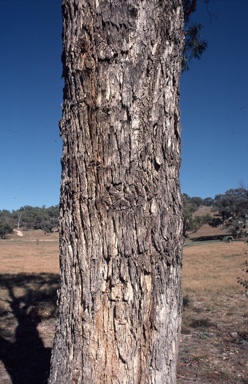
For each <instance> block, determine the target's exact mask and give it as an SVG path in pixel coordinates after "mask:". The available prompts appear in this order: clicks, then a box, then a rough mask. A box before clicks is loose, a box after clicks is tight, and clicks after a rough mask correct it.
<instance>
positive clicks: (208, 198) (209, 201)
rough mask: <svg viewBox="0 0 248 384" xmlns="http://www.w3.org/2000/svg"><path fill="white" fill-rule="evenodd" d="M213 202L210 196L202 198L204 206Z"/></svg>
mask: <svg viewBox="0 0 248 384" xmlns="http://www.w3.org/2000/svg"><path fill="white" fill-rule="evenodd" d="M213 204H214V199H213V198H212V197H206V198H205V199H203V202H202V205H204V206H206V207H211V206H212V205H213Z"/></svg>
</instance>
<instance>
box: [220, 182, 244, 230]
mask: <svg viewBox="0 0 248 384" xmlns="http://www.w3.org/2000/svg"><path fill="white" fill-rule="evenodd" d="M214 207H215V208H217V209H218V211H219V213H220V215H221V216H222V220H223V223H224V225H225V226H226V227H229V229H230V230H231V232H232V234H233V235H234V236H235V237H241V236H244V235H247V227H248V190H247V189H246V188H237V189H230V190H228V191H227V192H226V193H225V194H219V195H216V196H215V199H214Z"/></svg>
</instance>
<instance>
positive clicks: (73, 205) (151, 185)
mask: <svg viewBox="0 0 248 384" xmlns="http://www.w3.org/2000/svg"><path fill="white" fill-rule="evenodd" d="M63 47H64V51H63V64H64V77H65V87H64V104H63V116H62V120H61V123H60V126H61V135H62V138H63V155H62V182H61V200H60V263H61V289H60V293H59V318H58V324H57V329H56V336H55V341H54V348H53V353H52V361H51V373H50V384H55V383H56V384H68V383H75V384H76V383H87V384H100V383H101V384H110V383H111V384H117V383H119V384H138V383H140V384H144V383H147V384H148V383H149V384H150V383H153V384H155V383H156V384H158V383H159V384H166V383H175V382H176V357H177V345H178V337H179V329H180V314H181V252H182V243H183V240H182V227H183V226H182V211H181V197H180V188H179V167H180V122H179V109H178V103H179V92H178V88H179V77H180V71H181V57H182V48H183V15H182V4H181V1H180V0H163V1H161V0H153V1H151V0H143V1H142V0H132V1H131V0H130V1H129V0H128V1H123V0H111V1H109V0H64V1H63Z"/></svg>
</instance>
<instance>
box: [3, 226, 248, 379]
mask: <svg viewBox="0 0 248 384" xmlns="http://www.w3.org/2000/svg"><path fill="white" fill-rule="evenodd" d="M201 231H203V229H202V230H201ZM202 234H203V232H200V233H198V236H197V234H195V236H193V237H194V241H192V240H188V241H187V246H185V249H184V266H183V287H184V311H183V321H182V334H181V343H180V348H179V361H178V383H179V384H185V383H197V384H210V383H213V384H217V383H221V384H234V383H243V384H245V383H248V358H247V356H248V298H247V297H246V296H245V294H244V290H243V289H242V287H240V286H239V285H238V284H237V282H236V278H237V276H238V275H241V274H242V267H243V266H244V261H245V260H246V259H247V258H248V256H247V253H248V245H247V244H244V243H243V242H233V243H231V244H227V243H223V242H219V241H197V238H201V237H202ZM204 234H206V229H205V232H204ZM211 235H213V233H212V232H211V229H210V228H207V236H211ZM0 263H1V264H0V265H1V267H0V268H1V275H0V314H1V317H0V359H1V360H0V382H1V383H2V384H26V383H27V384H44V383H46V382H47V378H48V374H49V362H50V354H51V348H52V343H53V336H54V328H55V318H56V290H57V288H58V285H59V276H58V270H59V268H58V236H57V234H54V235H51V236H45V235H44V234H43V233H42V232H41V231H40V232H39V231H34V232H23V237H20V236H17V234H15V235H13V236H11V237H10V238H9V239H8V240H7V241H6V240H2V241H0ZM243 277H244V276H243Z"/></svg>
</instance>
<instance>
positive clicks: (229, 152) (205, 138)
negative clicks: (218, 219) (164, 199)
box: [0, 0, 248, 210]
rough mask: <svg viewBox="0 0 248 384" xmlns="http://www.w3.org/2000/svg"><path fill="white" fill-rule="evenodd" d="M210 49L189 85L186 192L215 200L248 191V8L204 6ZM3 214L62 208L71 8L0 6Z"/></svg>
mask: <svg viewBox="0 0 248 384" xmlns="http://www.w3.org/2000/svg"><path fill="white" fill-rule="evenodd" d="M198 3H199V4H198V10H197V12H196V13H195V14H194V19H195V20H197V21H198V22H199V23H202V24H204V29H203V31H202V35H203V36H204V38H205V39H206V40H208V48H207V51H206V52H205V53H204V55H203V57H202V59H201V61H195V62H193V63H192V65H191V67H190V71H188V72H186V73H184V74H183V75H182V79H181V110H182V127H183V134H182V138H183V144H182V167H181V185H182V192H184V193H187V194H188V195H190V196H201V197H208V196H211V197H214V196H215V195H216V194H218V193H224V192H225V191H226V190H227V189H230V188H236V187H238V184H239V182H244V183H245V184H246V185H247V184H248V176H247V160H248V130H247V128H248V96H247V94H248V92H247V90H248V75H247V68H248V49H247V41H248V24H247V17H248V1H247V0H210V3H209V10H210V12H211V13H213V14H214V16H213V17H212V18H211V20H210V16H209V14H208V12H207V11H206V7H205V4H204V0H198ZM0 6H1V12H0V33H1V38H0V49H1V61H0V84H1V87H0V103H1V114H0V133H1V142H0V143H1V147H0V148H1V150H0V172H1V182H0V209H8V210H12V209H18V208H20V207H21V206H24V205H31V206H42V205H46V206H50V205H56V204H58V202H59V184H60V157H61V140H60V137H59V129H58V120H59V119H60V118H61V103H62V87H63V81H62V79H61V73H62V65H61V61H60V57H61V50H62V47H61V45H62V42H61V24H62V21H61V10H60V9H61V0H41V1H35V0H0Z"/></svg>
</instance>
